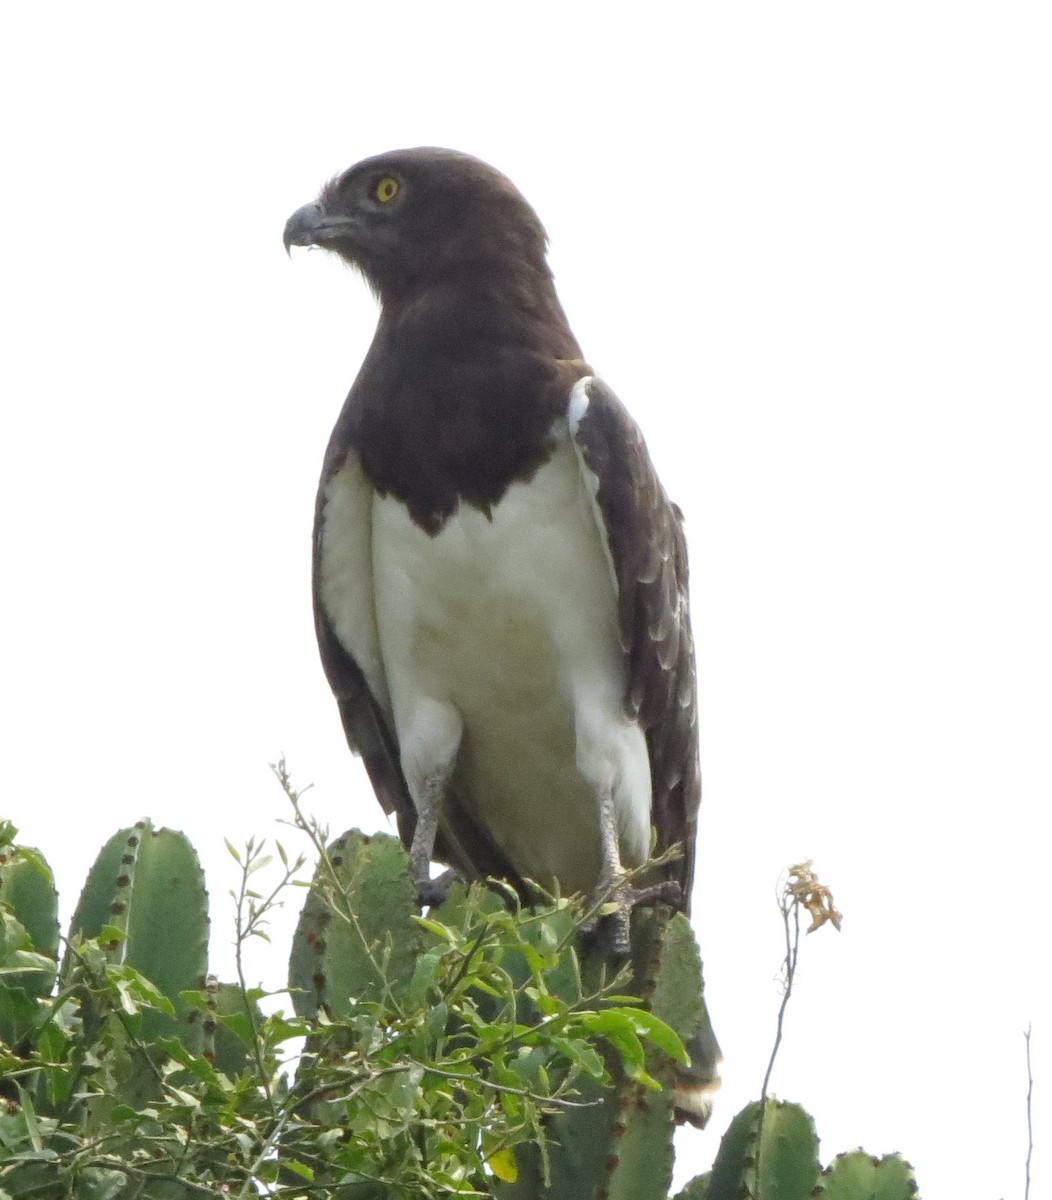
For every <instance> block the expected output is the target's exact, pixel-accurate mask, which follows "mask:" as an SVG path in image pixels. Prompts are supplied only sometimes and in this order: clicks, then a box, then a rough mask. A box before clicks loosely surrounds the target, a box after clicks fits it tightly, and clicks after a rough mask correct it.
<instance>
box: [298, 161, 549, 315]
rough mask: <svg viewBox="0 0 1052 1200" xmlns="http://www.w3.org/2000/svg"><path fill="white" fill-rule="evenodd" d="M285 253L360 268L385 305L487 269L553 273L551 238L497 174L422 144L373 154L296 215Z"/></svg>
mask: <svg viewBox="0 0 1052 1200" xmlns="http://www.w3.org/2000/svg"><path fill="white" fill-rule="evenodd" d="M284 242H285V248H286V250H289V251H290V252H291V249H290V248H291V247H292V246H321V247H323V248H324V249H326V250H331V251H333V252H335V253H336V254H338V255H339V256H340V257H341V258H343V259H345V260H346V261H347V262H348V263H350V264H352V265H353V266H355V267H357V268H358V269H359V270H360V271H361V272H362V274H363V275H364V276H365V278H366V279H367V281H368V282H369V284H370V285H371V286H372V288H373V289H374V291H376V292H377V294H378V295H379V296H380V298H381V300H384V299H387V298H389V297H391V296H393V295H395V294H398V293H399V292H404V291H406V290H407V289H411V288H412V286H413V283H414V282H415V281H418V280H426V281H427V282H428V283H434V282H435V281H436V280H439V279H442V278H450V279H454V278H456V277H458V276H459V277H463V278H465V279H468V280H470V279H471V278H472V277H473V276H477V275H478V274H479V272H480V270H483V271H485V270H486V269H487V267H496V268H497V269H498V270H501V269H506V270H509V271H511V272H512V273H514V274H520V273H521V272H522V271H523V270H527V271H530V272H537V273H540V274H543V275H545V276H548V277H549V278H550V273H549V271H548V267H547V264H546V261H545V250H546V246H547V238H546V236H545V233H544V229H543V227H542V225H541V223H540V221H539V220H538V219H537V215H536V214H535V213H534V211H533V209H532V208H531V207H530V206H529V204H527V203H526V201H525V200H524V199H523V197H522V195H521V194H520V192H519V191H518V189H517V188H516V187H515V186H514V184H512V183H511V182H510V180H508V179H507V178H505V176H503V175H501V174H500V172H499V171H495V170H494V169H493V168H492V167H490V166H488V165H487V164H486V163H484V162H481V161H480V160H479V159H477V158H472V157H471V156H470V155H467V154H460V153H457V152H456V151H453V150H440V149H433V148H430V147H420V148H417V149H413V150H395V151H391V152H390V153H387V154H380V155H377V156H376V157H374V158H367V159H365V160H364V161H363V162H360V163H358V164H357V165H355V166H353V167H351V168H350V169H349V170H347V171H344V172H343V174H342V175H338V176H337V177H336V178H335V179H333V180H331V181H330V182H329V183H328V184H326V185H325V187H324V188H322V191H321V195H320V196H319V197H318V199H317V200H316V201H314V202H313V203H311V204H305V205H304V206H303V207H302V208H300V209H297V210H296V212H294V213H293V214H292V216H291V217H289V219H288V222H287V224H286V225H285V237H284Z"/></svg>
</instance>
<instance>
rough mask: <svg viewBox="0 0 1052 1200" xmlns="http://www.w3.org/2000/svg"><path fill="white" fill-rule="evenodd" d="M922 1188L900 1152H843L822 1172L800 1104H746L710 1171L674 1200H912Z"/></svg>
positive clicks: (771, 1101)
mask: <svg viewBox="0 0 1052 1200" xmlns="http://www.w3.org/2000/svg"><path fill="white" fill-rule="evenodd" d="M916 1191H917V1184H916V1181H915V1180H914V1177H913V1171H912V1168H911V1167H910V1165H909V1163H907V1162H906V1161H905V1160H904V1159H902V1158H900V1157H899V1156H898V1155H895V1154H893V1155H888V1156H887V1157H885V1158H883V1159H875V1158H871V1157H870V1156H869V1155H867V1154H864V1153H863V1152H862V1151H861V1150H855V1151H852V1152H851V1153H850V1154H842V1155H840V1156H839V1157H838V1158H836V1159H834V1160H833V1162H832V1164H831V1165H830V1166H829V1167H827V1168H826V1170H824V1171H821V1170H820V1167H819V1163H818V1138H817V1137H816V1136H815V1127H814V1122H813V1121H812V1120H811V1118H810V1117H809V1116H808V1115H807V1113H806V1112H804V1110H803V1109H802V1108H800V1107H799V1105H796V1104H787V1103H784V1102H782V1101H778V1100H774V1099H767V1100H762V1101H758V1102H756V1103H754V1104H749V1105H747V1106H746V1107H745V1108H744V1109H742V1111H741V1112H740V1113H738V1115H737V1116H736V1117H735V1118H734V1120H733V1121H732V1122H731V1124H730V1127H729V1128H728V1129H727V1132H726V1133H725V1134H724V1135H723V1140H722V1142H721V1143H720V1148H719V1152H718V1153H717V1155H716V1161H715V1163H713V1167H712V1170H711V1171H710V1172H708V1173H707V1174H705V1175H699V1176H698V1177H697V1178H696V1179H692V1180H691V1182H690V1183H689V1184H687V1186H686V1187H685V1188H684V1189H683V1191H682V1192H680V1193H679V1195H678V1196H677V1198H676V1200H742V1198H744V1197H748V1200H810V1198H811V1197H817V1196H828V1197H830V1200H909V1198H910V1197H912V1196H914V1195H915V1194H916Z"/></svg>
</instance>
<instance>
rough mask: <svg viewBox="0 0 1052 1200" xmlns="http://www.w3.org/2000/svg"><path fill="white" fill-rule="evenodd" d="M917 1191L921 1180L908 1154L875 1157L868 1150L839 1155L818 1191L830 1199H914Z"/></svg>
mask: <svg viewBox="0 0 1052 1200" xmlns="http://www.w3.org/2000/svg"><path fill="white" fill-rule="evenodd" d="M916 1194H917V1180H916V1178H915V1176H914V1174H913V1168H912V1167H911V1166H910V1164H909V1163H908V1162H906V1160H905V1159H904V1158H901V1157H900V1156H899V1155H897V1154H888V1155H885V1157H884V1158H874V1157H873V1156H872V1155H869V1154H866V1153H865V1151H864V1150H850V1151H848V1153H846V1154H839V1155H837V1157H836V1158H834V1159H833V1161H832V1162H831V1163H830V1164H829V1166H828V1167H827V1168H826V1169H825V1170H824V1171H823V1172H822V1176H821V1178H820V1179H819V1181H818V1186H817V1187H816V1188H815V1191H814V1195H815V1196H822V1197H825V1198H826V1200H910V1197H912V1196H916Z"/></svg>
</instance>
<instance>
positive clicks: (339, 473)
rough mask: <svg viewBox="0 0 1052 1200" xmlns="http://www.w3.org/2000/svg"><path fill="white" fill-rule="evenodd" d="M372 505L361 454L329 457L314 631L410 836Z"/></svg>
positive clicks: (319, 513)
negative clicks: (377, 593) (376, 592)
mask: <svg viewBox="0 0 1052 1200" xmlns="http://www.w3.org/2000/svg"><path fill="white" fill-rule="evenodd" d="M330 449H332V448H331V447H330ZM333 460H335V461H333ZM372 503H373V489H372V486H371V485H370V483H369V480H368V479H367V478H366V477H365V474H364V472H363V471H362V468H361V464H360V463H359V461H358V455H357V454H356V453H355V451H354V450H351V449H346V450H345V452H344V453H343V454H342V455H338V454H331V453H330V454H329V455H327V456H326V466H325V470H324V471H323V474H322V480H321V485H320V487H319V488H318V499H317V504H316V506H315V513H314V576H313V582H314V627H315V631H316V632H317V635H318V648H319V650H320V651H321V661H322V666H323V667H324V669H325V675H326V678H327V679H328V681H329V686H330V687H331V688H332V690H333V694H334V695H335V697H336V702H337V704H338V705H339V709H340V718H341V720H342V721H343V728H344V732H345V733H346V735H347V741H348V743H349V744H350V747H351V749H352V750H353V751H354V752H355V753H356V754H360V755H361V756H362V759H363V761H364V763H365V769H366V771H367V772H368V774H369V780H370V782H371V783H372V785H373V790H374V791H375V792H376V797H377V799H378V800H379V801H380V804H381V805H382V806H383V810H384V812H386V813H388V814H391V813H394V814H395V816H396V817H397V819H398V828H399V832H400V834H401V835H402V837H403V839H407V838H408V839H411V838H412V834H413V829H414V828H415V826H416V813H415V809H414V807H413V802H412V799H411V798H410V796H409V791H408V789H407V787H406V783H405V778H404V777H403V775H402V768H401V765H400V762H399V758H398V745H397V742H396V740H395V736H394V723H393V721H392V719H391V708H390V699H389V697H388V692H387V675H386V672H385V671H384V666H383V660H382V658H381V655H380V637H379V633H378V632H377V625H376V607H375V603H374V600H373V568H372Z"/></svg>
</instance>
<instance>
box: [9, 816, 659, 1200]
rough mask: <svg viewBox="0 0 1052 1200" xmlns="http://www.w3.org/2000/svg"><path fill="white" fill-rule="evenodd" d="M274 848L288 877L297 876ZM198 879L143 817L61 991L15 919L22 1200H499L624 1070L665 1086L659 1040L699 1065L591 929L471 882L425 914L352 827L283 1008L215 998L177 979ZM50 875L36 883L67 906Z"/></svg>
mask: <svg viewBox="0 0 1052 1200" xmlns="http://www.w3.org/2000/svg"><path fill="white" fill-rule="evenodd" d="M12 832H13V831H12ZM10 836H11V834H10V833H9V835H8V841H9V843H10ZM231 852H232V853H233V854H234V855H235V857H236V858H237V859H238V861H239V863H240V865H241V869H242V878H243V882H242V887H241V889H240V893H239V896H238V901H239V903H238V931H239V946H240V945H242V944H243V942H244V940H245V939H246V938H247V937H250V936H256V935H263V929H262V926H263V922H264V920H265V916H266V912H267V910H268V908H269V907H270V906H271V905H272V904H273V903H275V902H276V897H277V894H278V892H277V891H275V892H272V893H271V894H269V895H267V896H264V895H262V894H260V893H257V892H255V891H253V889H252V886H251V881H252V880H253V878H254V877H257V873H258V872H259V871H260V870H261V869H262V868H263V867H264V866H266V865H267V862H268V859H267V857H266V856H265V855H264V854H263V852H262V847H257V846H254V845H252V844H250V845H249V846H248V848H247V849H246V851H245V852H244V853H240V852H237V851H235V850H234V849H233V848H231ZM278 853H279V854H280V856H281V860H282V863H283V865H284V868H285V879H284V880H283V882H287V881H288V880H289V878H290V877H291V876H292V875H293V874H294V871H295V864H290V863H289V860H288V857H287V855H285V853H284V851H283V850H281V848H280V847H279V848H278ZM26 864H29V866H28V867H27V865H26ZM159 864H163V865H159ZM27 869H33V870H45V871H46V866H45V865H44V864H43V859H42V858H41V857H40V855H39V854H37V853H36V852H35V851H30V850H24V849H16V848H14V847H12V846H10V844H9V845H8V848H7V854H6V863H5V866H4V867H3V868H2V870H3V871H4V872H5V874H6V876H7V877H8V878H10V877H12V876H18V877H21V875H22V874H23V873H24V872H25V871H26V870H27ZM198 881H199V871H198V869H197V866H196V859H195V858H194V857H193V852H192V849H191V848H190V847H189V844H188V843H187V842H186V841H185V839H183V838H182V836H181V835H178V834H174V833H173V832H172V831H170V830H156V831H155V830H153V829H152V827H151V826H150V825H149V823H148V822H143V823H141V824H140V825H139V826H137V827H135V828H134V829H132V830H122V831H121V832H120V833H119V834H117V835H115V836H114V838H111V839H110V841H109V842H108V843H107V844H106V846H105V847H104V848H103V851H102V853H101V854H100V857H99V861H98V862H97V863H96V866H95V868H94V869H93V871H92V873H91V875H90V876H89V879H88V882H87V884H86V886H85V890H84V894H83V895H82V898H81V903H80V905H78V909H77V914H76V916H75V918H74V924H73V928H72V929H71V931H70V935H69V938H68V941H67V947H66V953H65V956H64V959H63V962H62V967H61V971H60V972H58V982H57V986H56V987H55V988H52V987H51V986H50V981H51V980H53V979H55V977H56V965H57V961H56V953H55V952H56V950H57V947H56V946H55V945H54V939H52V941H51V943H50V944H49V946H48V952H47V953H45V954H40V953H39V952H38V951H37V950H36V949H35V948H34V944H33V942H32V939H31V938H30V936H29V934H28V933H27V932H26V928H27V925H28V924H29V923H30V922H29V921H28V918H27V920H26V922H22V921H20V920H19V918H18V916H17V915H16V913H15V911H12V910H5V926H4V929H5V940H4V943H3V956H4V957H3V962H2V965H0V970H2V971H3V975H2V976H0V979H2V988H0V1018H2V1020H3V1030H4V1046H3V1049H2V1050H0V1072H2V1085H0V1086H2V1087H3V1090H4V1094H5V1098H6V1100H7V1102H8V1103H7V1111H6V1112H5V1113H4V1114H3V1115H2V1116H0V1189H3V1193H5V1194H6V1195H7V1196H11V1197H15V1196H47V1197H49V1198H51V1197H55V1198H56V1200H57V1198H58V1197H66V1196H69V1197H74V1196H76V1197H89V1198H90V1197H98V1198H100V1200H103V1198H106V1200H124V1198H125V1197H128V1198H130V1197H133V1196H134V1197H143V1198H144V1200H146V1198H152V1197H163V1198H165V1200H167V1198H169V1197H173V1198H174V1197H190V1196H196V1195H210V1196H211V1195H216V1194H217V1193H218V1192H219V1191H222V1192H223V1193H224V1194H232V1195H241V1196H254V1195H257V1194H263V1195H272V1196H308V1195H326V1196H330V1195H333V1196H335V1195H338V1196H346V1197H355V1198H357V1200H370V1198H372V1197H376V1198H377V1200H379V1198H381V1197H384V1198H386V1197H391V1198H394V1197H410V1196H412V1197H417V1196H446V1195H465V1196H469V1195H489V1194H490V1190H491V1188H492V1186H493V1183H494V1180H495V1179H500V1178H503V1179H505V1180H509V1181H510V1180H512V1179H514V1177H515V1175H516V1173H517V1166H516V1159H515V1154H514V1149H515V1147H516V1146H519V1145H521V1144H522V1143H524V1142H530V1143H532V1144H534V1145H539V1146H541V1147H546V1145H547V1143H548V1141H549V1135H548V1132H547V1124H548V1122H549V1120H550V1119H551V1118H553V1117H554V1116H556V1115H559V1114H568V1113H570V1112H573V1111H575V1110H579V1109H588V1108H592V1107H598V1104H597V1101H596V1096H595V1094H594V1092H593V1093H589V1095H588V1096H585V1095H584V1091H583V1089H589V1088H590V1089H596V1088H599V1089H601V1088H602V1087H603V1086H604V1085H606V1084H608V1083H609V1082H610V1080H611V1071H612V1070H613V1071H615V1072H616V1073H617V1074H618V1075H619V1076H624V1077H626V1078H628V1079H630V1080H631V1081H632V1086H634V1087H635V1086H639V1087H643V1088H649V1089H660V1084H659V1083H658V1082H657V1081H656V1080H655V1079H654V1078H653V1076H652V1075H651V1074H650V1072H649V1071H648V1066H649V1065H652V1062H653V1061H655V1060H653V1059H648V1057H647V1050H646V1047H647V1046H648V1045H649V1046H652V1047H656V1048H657V1050H656V1051H655V1053H660V1054H661V1055H671V1056H673V1057H678V1058H682V1056H683V1050H682V1046H681V1044H680V1041H679V1039H678V1037H677V1036H676V1034H675V1033H673V1032H672V1031H671V1030H670V1029H669V1028H668V1027H667V1026H665V1025H664V1024H663V1023H662V1022H661V1021H659V1020H658V1019H656V1018H655V1017H654V1016H653V1015H652V1014H650V1013H649V1012H647V1011H646V1010H645V1009H644V1008H642V1007H640V1006H639V1005H638V1004H637V1003H635V1002H633V1001H632V1000H631V999H630V998H627V997H625V996H623V995H621V994H620V993H621V992H622V991H623V990H624V988H625V987H626V986H627V971H622V972H620V973H615V972H611V971H609V970H608V969H607V968H606V966H605V965H604V963H605V959H604V957H603V956H601V955H597V956H595V958H594V959H593V960H592V961H590V962H583V961H582V958H581V956H580V955H579V954H578V951H577V948H576V943H577V937H578V926H579V924H580V922H581V920H582V919H583V914H582V913H581V912H580V911H579V909H577V908H575V906H573V905H572V904H570V903H569V902H567V901H565V900H560V899H557V898H550V899H549V901H548V902H546V903H544V904H540V905H538V906H536V907H534V908H531V909H522V908H520V907H518V906H517V905H512V906H510V907H509V905H508V904H507V903H506V901H507V899H508V897H500V896H497V895H495V894H493V893H492V892H488V891H486V890H485V889H484V888H481V887H475V888H472V889H470V890H465V889H463V888H458V889H456V891H455V893H454V894H453V895H452V896H451V898H450V900H449V901H447V903H446V904H445V905H443V906H442V908H441V909H439V910H436V911H433V912H432V913H431V914H429V915H428V917H427V918H420V917H417V916H415V915H413V914H412V890H411V887H409V885H408V876H407V875H406V866H405V858H404V854H403V852H402V850H401V847H400V846H399V845H398V844H397V842H395V841H394V840H393V839H390V838H386V837H376V838H364V837H362V835H360V834H356V833H355V834H349V835H345V837H344V838H341V839H338V840H337V842H336V843H334V844H333V846H331V847H324V846H323V847H322V848H321V862H320V865H319V871H318V876H317V878H316V881H315V884H314V886H313V888H312V889H311V892H310V894H309V898H308V903H307V905H306V906H305V910H304V917H303V919H302V920H301V925H300V930H299V931H298V935H297V939H296V945H295V948H294V953H293V963H292V977H293V980H294V985H293V992H292V998H293V1002H294V1011H288V1010H286V1009H285V1008H283V1007H280V1006H279V1002H280V999H281V996H280V995H268V994H266V993H264V992H263V991H262V990H260V989H258V988H247V989H245V988H242V987H241V986H240V985H231V986H222V985H218V984H217V983H216V982H215V981H214V980H212V979H209V978H208V977H206V976H204V964H203V960H202V961H201V963H200V969H201V974H202V978H201V979H200V980H199V981H198V984H197V986H196V987H194V988H186V987H184V986H182V985H183V984H185V982H186V980H185V978H184V977H183V975H182V971H184V970H185V968H186V965H187V963H189V962H190V961H195V962H196V961H197V958H196V956H197V953H198V950H199V948H200V947H201V946H202V945H203V934H204V932H205V930H206V918H205V914H204V904H203V890H200V891H199V889H198ZM48 884H49V886H48V888H47V889H38V892H39V891H41V890H44V891H46V892H47V895H48V896H49V897H50V900H49V902H48V903H50V904H53V897H54V893H53V889H51V888H50V877H49V876H48ZM139 889H143V891H142V895H139ZM15 890H16V889H14V888H11V887H8V888H6V889H5V890H4V892H3V893H2V894H4V895H8V894H13V892H14V891H15ZM173 899H174V900H175V901H177V903H174V904H173ZM39 901H40V897H39V896H37V897H36V899H35V900H34V902H33V903H34V904H36V905H39ZM199 901H200V902H199ZM173 907H174V908H176V909H178V910H179V912H178V913H177V914H176V915H175V916H173V914H172V913H170V912H169V911H168V910H169V909H171V908H173ZM25 908H26V906H25V904H22V913H23V916H25V915H26V913H25ZM136 909H138V910H139V911H140V912H141V911H144V910H147V911H149V912H150V913H151V914H152V917H151V919H153V920H156V921H158V922H161V921H162V920H163V921H164V922H165V924H164V926H163V932H164V937H163V938H162V939H154V941H153V942H152V943H151V940H150V939H148V938H143V936H142V935H141V934H137V933H136V929H137V928H138V927H139V926H137V924H136V921H137V919H138V918H137V916H136ZM107 918H108V919H107ZM176 918H178V920H179V921H180V922H181V925H180V927H179V929H178V930H175V929H173V927H172V921H173V920H175V919H176ZM44 924H45V925H46V924H47V922H46V921H45V922H44ZM157 940H162V941H167V943H168V944H167V946H165V947H161V949H164V950H165V953H159V948H158V946H157V945H156V941H157ZM144 958H148V959H149V960H150V966H151V970H152V973H153V975H154V976H155V977H162V981H161V982H160V983H158V982H155V981H154V980H151V979H150V978H149V977H148V976H147V974H146V973H145V972H144V970H143V969H142V968H143V959H144ZM162 960H163V962H164V963H165V964H166V965H165V968H164V969H163V970H162V969H160V968H159V966H158V964H159V963H161V962H162ZM177 966H178V969H176V967H177ZM239 970H240V955H239ZM261 1003H265V1004H266V1006H267V1007H268V1009H269V1010H270V1011H269V1015H263V1013H262V1012H261V1011H260V1007H259V1006H260V1004H261ZM304 1039H305V1040H304ZM304 1046H305V1049H304V1050H302V1054H300V1051H301V1048H302V1047H304ZM297 1058H298V1064H297V1066H298V1069H297V1070H296V1072H295V1076H294V1079H293V1080H292V1081H290V1079H289V1075H288V1073H289V1071H290V1070H291V1068H292V1065H293V1062H294V1060H296V1059H297ZM546 1156H547V1150H546V1149H545V1150H543V1151H542V1159H544V1158H546Z"/></svg>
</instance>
